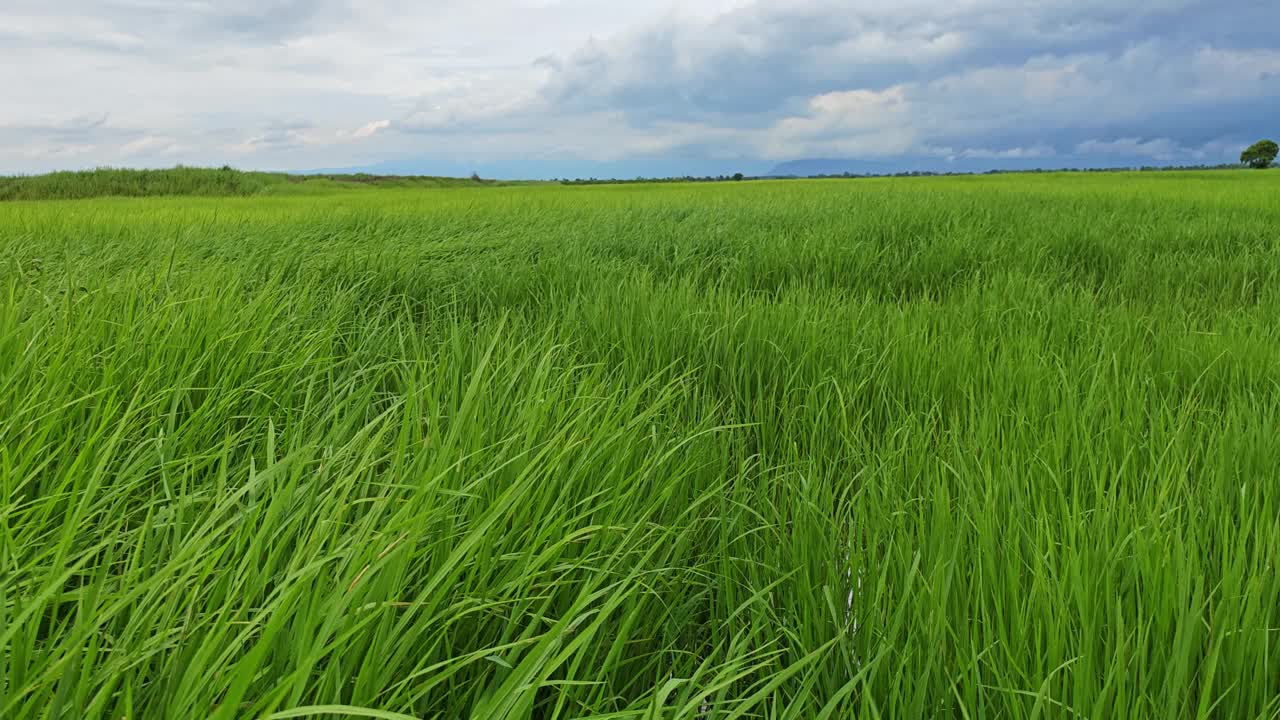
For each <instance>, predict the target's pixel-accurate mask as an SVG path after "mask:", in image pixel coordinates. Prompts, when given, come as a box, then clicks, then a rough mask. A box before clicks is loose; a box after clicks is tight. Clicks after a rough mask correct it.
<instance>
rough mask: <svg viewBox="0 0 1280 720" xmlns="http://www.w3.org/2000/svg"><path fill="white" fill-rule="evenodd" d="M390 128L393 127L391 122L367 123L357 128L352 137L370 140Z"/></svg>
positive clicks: (376, 121) (375, 121)
mask: <svg viewBox="0 0 1280 720" xmlns="http://www.w3.org/2000/svg"><path fill="white" fill-rule="evenodd" d="M389 127H391V121H390V120H374V121H373V122H371V123H366V124H365V125H362V126H360V127H359V128H357V129H356V131H355V132H353V133H351V136H352V137H354V138H357V139H364V138H369V137H373V136H374V135H377V134H378V133H380V132H382V131H383V130H386V129H387V128H389Z"/></svg>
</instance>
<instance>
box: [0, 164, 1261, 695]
mask: <svg viewBox="0 0 1280 720" xmlns="http://www.w3.org/2000/svg"><path fill="white" fill-rule="evenodd" d="M60 182H63V184H62V185H60V186H59V187H61V188H63V189H61V190H59V191H58V194H57V196H59V197H61V196H75V195H77V193H75V192H73V191H71V190H66V189H65V188H66V186H65V182H64V181H60ZM232 184H233V185H234V186H235V187H234V192H230V191H228V192H229V194H232V195H236V196H234V197H231V196H224V197H207V196H206V197H195V196H191V195H179V196H174V197H135V198H122V197H100V198H90V199H81V200H33V201H25V200H14V201H9V202H2V203H0V717H3V718H6V719H19V718H22V719H25V718H76V719H78V718H112V719H128V720H137V719H140V718H178V719H186V718H193V719H194V718H214V719H217V720H224V719H231V718H277V719H283V718H303V717H312V718H381V719H383V720H392V719H399V720H404V719H405V718H463V717H475V718H496V719H503V720H507V719H510V720H515V719H519V720H534V719H538V720H541V719H561V718H566V719H567V718H617V719H621V718H634V719H635V720H657V719H658V718H690V719H699V720H700V719H703V718H705V719H707V720H736V719H739V718H744V719H745V718H770V719H776V720H783V719H794V720H808V719H832V718H842V719H843V718H912V719H914V718H964V719H966V720H976V719H978V718H1011V719H1012V718H1016V719H1023V718H1025V719H1027V720H1031V719H1035V718H1046V719H1047V718H1114V719H1127V718H1161V719H1174V718H1196V719H1202V720H1208V719H1210V718H1226V719H1231V720H1264V719H1267V720H1271V719H1274V718H1278V717H1280V577H1277V563H1278V562H1280V173H1277V172H1246V171H1216V172H1182V173H1119V174H1044V175H1001V176H991V177H957V178H919V179H914V178H903V179H863V180H829V181H759V182H744V183H723V184H698V185H685V184H663V185H626V186H590V187H563V186H557V185H528V186H498V185H486V186H481V185H475V186H471V185H468V184H466V183H459V184H457V186H441V187H434V186H431V187H428V186H425V185H424V186H413V185H412V184H407V185H404V186H378V185H375V184H368V185H359V186H358V187H356V186H355V184H351V185H352V186H347V185H344V184H343V183H339V182H331V181H316V182H315V183H301V184H296V185H290V184H288V183H286V182H284V181H283V180H276V181H273V180H272V179H271V178H270V177H261V178H256V179H252V180H251V181H243V182H242V181H239V180H237V181H235V182H234V183H232ZM209 192H211V193H214V194H217V189H216V188H215V189H214V190H210V191H209ZM80 194H84V193H80ZM90 194H91V193H90ZM11 195H12V196H14V197H21V196H22V194H21V192H19V191H17V190H15V191H14V192H13V193H11Z"/></svg>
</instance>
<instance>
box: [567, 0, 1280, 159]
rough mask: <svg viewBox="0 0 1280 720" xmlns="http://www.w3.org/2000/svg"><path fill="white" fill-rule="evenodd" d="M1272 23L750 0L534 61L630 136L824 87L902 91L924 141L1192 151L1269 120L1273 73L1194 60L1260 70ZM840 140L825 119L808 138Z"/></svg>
mask: <svg viewBox="0 0 1280 720" xmlns="http://www.w3.org/2000/svg"><path fill="white" fill-rule="evenodd" d="M1278 22H1280V10H1277V9H1276V7H1275V5H1274V3H1273V2H1271V0H1265V1H1264V0H1226V1H1221V0H1219V1H1215V2H1203V1H1199V0H1156V1H1155V2H1145V3H1132V2H1118V3H1117V2H1091V1H1088V0H1085V1H1083V2H1046V3H1038V4H1030V3H1025V2H1021V1H1020V0H1017V1H1014V0H990V1H986V2H967V3H966V2H961V3H954V4H943V3H926V2H916V3H910V2H909V3H906V4H905V5H903V4H895V5H893V6H892V7H890V6H889V5H887V4H879V3H861V2H856V1H854V2H833V1H821V2H807V3H800V4H795V3H792V4H785V3H784V4H781V5H780V4H778V3H765V2H761V3H757V4H755V5H753V6H749V7H747V8H744V9H741V10H739V11H737V12H733V13H729V14H727V15H724V16H722V17H720V18H718V19H716V20H714V21H712V22H710V23H707V24H705V25H702V26H695V25H688V24H681V23H679V22H677V21H670V22H666V23H662V24H659V25H656V26H653V27H650V28H648V29H646V30H644V31H641V32H636V33H632V34H630V35H628V36H626V37H624V38H622V39H620V40H618V41H616V42H614V43H612V44H606V43H600V42H596V43H592V44H589V45H587V46H585V47H583V48H582V49H579V50H578V51H576V52H574V53H571V54H569V55H568V56H566V57H562V58H557V59H555V60H553V61H547V62H545V64H546V66H548V67H550V68H551V70H552V76H551V80H550V81H549V83H548V84H547V86H546V88H545V89H544V97H545V98H547V99H548V101H549V102H551V103H553V104H558V105H560V106H562V107H566V108H572V109H574V110H576V111H587V110H593V109H603V108H609V109H612V110H614V111H622V112H625V113H626V114H627V116H628V117H629V118H630V119H631V120H632V122H634V123H636V124H638V125H642V126H643V125H644V124H646V123H649V122H657V121H670V120H677V119H678V120H687V121H701V122H708V123H712V124H716V125H720V126H733V127H738V128H751V127H758V126H760V125H762V124H767V123H769V122H772V121H776V120H778V119H780V118H783V117H788V116H794V115H797V114H800V115H803V114H804V112H805V105H806V103H809V102H810V101H811V98H813V97H814V96H818V95H822V94H824V93H838V92H842V91H850V90H873V91H883V90H885V89H887V88H892V87H895V86H903V87H904V88H905V93H906V99H907V102H908V103H909V105H910V110H909V112H908V113H907V116H906V117H897V118H895V119H894V121H895V122H905V123H908V124H909V125H910V126H911V127H913V128H914V129H915V130H916V131H917V135H918V137H917V141H918V142H919V143H921V144H927V145H936V144H944V145H952V146H960V147H963V146H965V145H968V146H974V147H978V146H980V147H1001V146H1004V147H1017V146H1019V145H1022V144H1026V143H1028V142H1032V141H1035V142H1041V143H1043V142H1048V143H1050V144H1052V145H1055V146H1056V145H1062V146H1074V145H1076V144H1077V143H1078V142H1081V141H1082V140H1081V138H1084V137H1095V136H1097V135H1099V134H1100V135H1102V136H1108V135H1112V134H1113V133H1116V132H1124V133H1126V134H1125V135H1123V137H1133V136H1135V135H1138V136H1143V135H1145V136H1148V137H1151V136H1154V137H1167V138H1174V139H1177V140H1178V141H1180V142H1186V143H1189V144H1199V143H1201V142H1208V141H1209V140H1212V139H1215V138H1220V137H1222V136H1224V135H1247V134H1249V133H1251V132H1259V131H1261V129H1262V128H1265V127H1266V125H1267V122H1268V120H1269V119H1270V118H1274V115H1271V114H1269V113H1271V112H1272V110H1273V108H1274V105H1275V101H1276V98H1277V97H1280V88H1276V87H1274V84H1273V81H1270V80H1267V77H1268V75H1269V74H1272V73H1274V72H1275V71H1274V70H1273V69H1251V68H1250V64H1249V61H1248V59H1247V58H1245V59H1243V60H1241V61H1240V62H1237V63H1236V64H1235V65H1234V66H1233V65H1232V64H1231V63H1230V62H1220V63H1219V67H1218V70H1219V71H1220V73H1221V74H1220V75H1218V76H1214V75H1213V74H1212V73H1213V71H1214V67H1213V63H1214V58H1213V53H1212V52H1207V51H1217V52H1219V53H1221V52H1224V51H1225V52H1230V51H1241V52H1246V51H1257V52H1261V53H1263V55H1262V58H1263V61H1264V62H1265V61H1266V60H1267V56H1266V53H1267V52H1270V51H1273V48H1275V47H1276V45H1277V41H1276V35H1275V26H1276V25H1277V23H1278ZM1262 67H1269V66H1267V65H1265V64H1264V65H1263V66H1262ZM1055 73H1060V76H1059V77H1055V76H1054V74H1055ZM1036 82H1041V83H1043V84H1044V85H1045V87H1042V88H1039V89H1037V88H1036V87H1035V86H1034V84H1035V83H1036ZM1221 85H1236V86H1238V87H1239V88H1240V89H1241V92H1240V93H1233V92H1231V89H1230V88H1224V87H1219V86H1221ZM1245 89H1248V92H1245ZM1239 95H1246V97H1238V96H1239ZM1271 122H1275V121H1274V120H1271ZM1028 125H1034V129H1028V127H1027V126H1028ZM841 132H842V128H841V126H840V124H839V123H835V124H832V125H831V126H830V127H828V128H826V129H825V130H823V131H821V132H819V133H816V134H815V135H814V138H813V139H816V140H822V139H824V138H835V137H838V136H839V135H840V134H841ZM1153 134H1154V135H1153Z"/></svg>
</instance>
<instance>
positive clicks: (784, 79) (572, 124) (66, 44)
mask: <svg viewBox="0 0 1280 720" xmlns="http://www.w3.org/2000/svg"><path fill="white" fill-rule="evenodd" d="M0 88H2V89H3V92H2V93H0V174H2V173H13V172H36V171H43V170H51V169H59V168H79V167H90V166H96V165H113V166H152V167H155V166H172V165H174V164H177V163H185V164H195V165H222V164H224V163H225V164H231V165H234V166H237V167H243V168H263V169H280V170H308V169H317V168H336V167H353V166H376V165H378V164H379V163H389V164H387V165H383V167H391V168H400V169H410V170H414V171H417V172H432V171H436V172H439V173H458V172H464V171H466V170H468V169H476V170H482V171H484V172H485V173H487V174H490V175H494V176H542V177H552V176H560V175H577V174H581V175H587V174H600V175H635V174H676V173H679V174H683V173H685V172H693V173H702V172H721V171H723V172H732V171H733V170H734V169H742V170H744V171H747V172H764V171H766V170H768V169H769V168H771V167H773V166H774V165H776V164H778V163H781V162H784V161H787V160H794V159H799V158H857V159H859V160H867V161H874V162H883V163H888V164H890V165H891V164H893V163H899V162H908V161H911V162H916V163H918V162H921V161H922V160H923V161H928V162H929V163H931V164H934V165H937V166H938V169H946V167H947V164H948V163H962V162H967V163H974V162H990V163H992V164H998V163H1000V162H1004V161H1010V160H1025V161H1027V162H1031V161H1034V162H1035V163H1036V164H1041V165H1044V166H1052V167H1058V166H1065V165H1071V164H1076V163H1079V162H1084V161H1086V160H1088V159H1093V161H1096V160H1097V159H1098V158H1103V159H1106V158H1111V159H1115V160H1117V161H1123V162H1126V163H1127V162H1131V161H1134V159H1135V158H1136V159H1149V160H1150V162H1151V163H1152V164H1163V163H1217V162H1227V161H1232V160H1235V159H1237V158H1238V156H1239V152H1240V149H1241V146H1242V145H1243V144H1247V143H1248V142H1252V141H1253V140H1257V139H1258V138H1259V137H1262V136H1266V135H1272V136H1275V135H1280V6H1278V5H1277V2H1276V0H1211V1H1201V0H895V1H894V2H885V1H884V0H685V1H684V2H681V3H678V4H677V3H667V2H666V1H665V0H655V1H652V2H644V1H642V0H632V1H631V2H623V1H621V0H465V1H464V0H417V1H410V0H3V2H0Z"/></svg>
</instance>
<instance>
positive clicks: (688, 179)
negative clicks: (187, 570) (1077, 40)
mask: <svg viewBox="0 0 1280 720" xmlns="http://www.w3.org/2000/svg"><path fill="white" fill-rule="evenodd" d="M1246 164H1247V163H1246ZM1239 168H1240V165H1238V164H1232V163H1224V164H1220V165H1162V166H1155V165H1142V166H1128V167H1106V168H1033V169H1029V170H985V171H981V172H976V171H975V172H952V171H948V172H936V171H932V170H905V171H902V172H896V173H852V172H846V173H837V174H817V175H754V176H745V175H743V174H742V173H737V174H735V175H707V176H703V177H696V176H693V175H685V176H676V177H652V178H646V177H637V178H630V179H627V178H594V177H593V178H576V179H569V178H564V179H557V180H555V182H558V183H560V184H561V185H631V184H637V183H645V184H653V183H712V182H739V181H742V180H839V179H849V180H853V179H860V178H889V177H897V178H903V177H962V176H974V175H1020V174H1021V175H1038V174H1045V173H1119V172H1177V171H1192V170H1237V169H1239Z"/></svg>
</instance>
